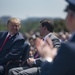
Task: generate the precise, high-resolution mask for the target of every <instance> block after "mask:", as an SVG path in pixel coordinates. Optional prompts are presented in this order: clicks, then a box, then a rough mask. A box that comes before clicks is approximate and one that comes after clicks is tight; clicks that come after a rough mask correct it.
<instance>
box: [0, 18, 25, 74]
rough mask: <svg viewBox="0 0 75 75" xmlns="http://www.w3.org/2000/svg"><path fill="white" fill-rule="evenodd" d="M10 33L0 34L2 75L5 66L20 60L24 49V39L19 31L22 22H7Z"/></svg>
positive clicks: (13, 20) (14, 19)
mask: <svg viewBox="0 0 75 75" xmlns="http://www.w3.org/2000/svg"><path fill="white" fill-rule="evenodd" d="M7 28H8V31H3V32H0V75H3V70H4V66H5V65H6V64H7V62H8V61H10V60H17V59H20V56H21V54H22V50H23V49H24V38H23V36H22V34H21V33H19V29H20V28H21V22H20V20H19V19H18V18H10V19H9V20H8V21H7Z"/></svg>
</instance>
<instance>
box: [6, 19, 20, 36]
mask: <svg viewBox="0 0 75 75" xmlns="http://www.w3.org/2000/svg"><path fill="white" fill-rule="evenodd" d="M7 28H8V31H9V33H10V34H11V35H14V34H16V33H17V32H18V31H19V29H20V28H21V22H20V20H19V19H18V18H10V19H9V20H8V21H7Z"/></svg>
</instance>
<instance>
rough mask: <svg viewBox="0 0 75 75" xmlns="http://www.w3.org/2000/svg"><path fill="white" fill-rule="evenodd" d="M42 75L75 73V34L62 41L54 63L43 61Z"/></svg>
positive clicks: (71, 74) (73, 74)
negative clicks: (65, 41)
mask: <svg viewBox="0 0 75 75" xmlns="http://www.w3.org/2000/svg"><path fill="white" fill-rule="evenodd" d="M41 75H75V35H74V36H73V38H72V39H71V40H70V41H69V42H67V43H62V45H61V47H60V49H59V51H58V54H57V56H56V57H55V59H54V61H53V62H52V63H50V62H47V61H46V62H45V63H43V66H42V70H41Z"/></svg>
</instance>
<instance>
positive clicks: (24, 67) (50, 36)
mask: <svg viewBox="0 0 75 75" xmlns="http://www.w3.org/2000/svg"><path fill="white" fill-rule="evenodd" d="M66 1H67V2H68V6H67V8H66V10H65V11H66V12H67V17H66V27H67V28H68V30H69V31H70V32H62V31H61V32H59V33H56V32H54V24H53V22H52V21H51V20H49V19H44V20H41V21H40V27H39V32H35V33H34V32H33V33H32V34H29V33H26V34H22V33H20V32H19V30H20V28H21V21H20V20H19V19H18V18H10V19H9V20H8V21H7V31H2V32H0V75H75V33H74V31H75V1H74V0H66ZM14 60H17V61H18V60H20V61H22V62H21V63H22V64H21V65H18V66H16V67H15V66H14V65H13V67H12V66H10V65H9V66H10V68H9V69H8V73H6V65H7V63H8V62H9V61H12V62H13V61H14ZM24 62H25V63H24Z"/></svg>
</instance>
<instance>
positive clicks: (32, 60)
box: [27, 58, 35, 65]
mask: <svg viewBox="0 0 75 75" xmlns="http://www.w3.org/2000/svg"><path fill="white" fill-rule="evenodd" d="M34 61H35V59H34V58H28V59H27V63H28V64H29V65H32V64H34Z"/></svg>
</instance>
